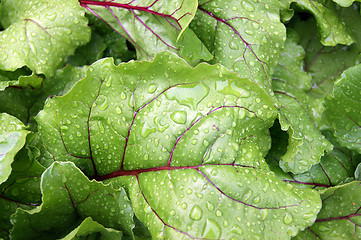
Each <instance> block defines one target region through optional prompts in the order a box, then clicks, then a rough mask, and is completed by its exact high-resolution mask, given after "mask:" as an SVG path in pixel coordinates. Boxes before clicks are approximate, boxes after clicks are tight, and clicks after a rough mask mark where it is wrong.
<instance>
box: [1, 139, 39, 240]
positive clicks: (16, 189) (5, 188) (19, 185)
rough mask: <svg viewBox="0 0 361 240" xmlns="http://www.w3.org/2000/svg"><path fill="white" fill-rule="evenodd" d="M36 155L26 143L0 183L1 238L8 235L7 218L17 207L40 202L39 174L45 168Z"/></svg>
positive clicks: (28, 207) (9, 227)
mask: <svg viewBox="0 0 361 240" xmlns="http://www.w3.org/2000/svg"><path fill="white" fill-rule="evenodd" d="M30 135H31V134H30ZM30 135H29V136H28V141H30V139H31V137H30ZM36 156H37V154H36V149H34V148H33V147H32V146H31V144H29V143H27V144H26V147H25V148H23V149H21V150H20V152H19V153H18V154H17V155H16V157H15V160H14V162H13V164H12V165H11V168H12V171H11V175H10V176H9V178H8V179H7V180H6V181H5V182H4V183H2V184H1V185H0V206H1V207H0V226H1V227H0V237H1V238H5V239H7V237H8V236H9V232H10V229H11V228H12V224H11V222H10V221H9V219H10V216H11V215H12V214H14V213H15V212H16V210H17V208H23V209H32V208H34V207H36V206H38V205H40V203H41V192H40V176H41V174H42V173H43V171H44V170H45V168H44V167H43V166H41V165H40V164H39V163H38V162H37V161H36V160H35V158H36Z"/></svg>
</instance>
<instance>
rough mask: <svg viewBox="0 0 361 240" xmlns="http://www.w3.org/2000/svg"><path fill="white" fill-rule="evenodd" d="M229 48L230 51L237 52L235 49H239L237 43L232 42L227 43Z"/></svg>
mask: <svg viewBox="0 0 361 240" xmlns="http://www.w3.org/2000/svg"><path fill="white" fill-rule="evenodd" d="M229 48H230V49H232V50H237V49H239V45H238V43H236V42H234V41H230V42H229Z"/></svg>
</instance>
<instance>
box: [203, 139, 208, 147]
mask: <svg viewBox="0 0 361 240" xmlns="http://www.w3.org/2000/svg"><path fill="white" fill-rule="evenodd" d="M208 145H209V142H208V140H206V139H204V140H203V146H205V147H207V146H208Z"/></svg>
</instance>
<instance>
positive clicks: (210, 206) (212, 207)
mask: <svg viewBox="0 0 361 240" xmlns="http://www.w3.org/2000/svg"><path fill="white" fill-rule="evenodd" d="M206 205H207V208H208V210H209V211H213V210H214V205H213V204H212V203H210V202H207V204H206Z"/></svg>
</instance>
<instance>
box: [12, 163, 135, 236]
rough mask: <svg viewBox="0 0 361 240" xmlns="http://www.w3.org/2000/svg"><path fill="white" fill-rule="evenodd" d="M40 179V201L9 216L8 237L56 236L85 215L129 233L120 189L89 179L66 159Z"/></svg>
mask: <svg viewBox="0 0 361 240" xmlns="http://www.w3.org/2000/svg"><path fill="white" fill-rule="evenodd" d="M41 178H42V179H41V191H42V194H43V197H42V204H41V205H40V206H39V207H37V208H35V209H32V210H23V209H18V210H17V212H16V213H15V215H12V217H11V221H12V223H13V224H14V226H15V227H14V228H13V230H12V231H11V238H12V239H34V238H36V239H54V238H59V237H61V235H62V234H63V233H64V230H65V232H66V231H67V230H71V229H72V228H74V226H76V224H77V223H78V222H79V220H83V219H85V218H86V217H92V219H94V220H95V221H97V222H99V223H101V224H102V225H104V226H107V227H109V228H114V229H118V230H123V231H125V232H126V233H128V234H131V232H132V228H133V226H134V223H133V212H132V210H131V208H130V203H129V200H128V198H127V196H126V194H125V192H124V190H122V189H121V190H115V189H113V188H112V186H110V185H107V186H106V185H103V184H102V183H99V182H95V181H89V180H88V179H87V178H86V176H84V174H83V173H81V172H80V170H79V169H77V168H76V167H75V166H74V164H73V163H69V162H64V163H54V164H53V165H52V166H50V167H49V168H48V169H47V170H46V171H45V172H44V173H43V175H42V177H41ZM104 211H105V212H104ZM103 212H104V213H103ZM78 231H79V229H78Z"/></svg>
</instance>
